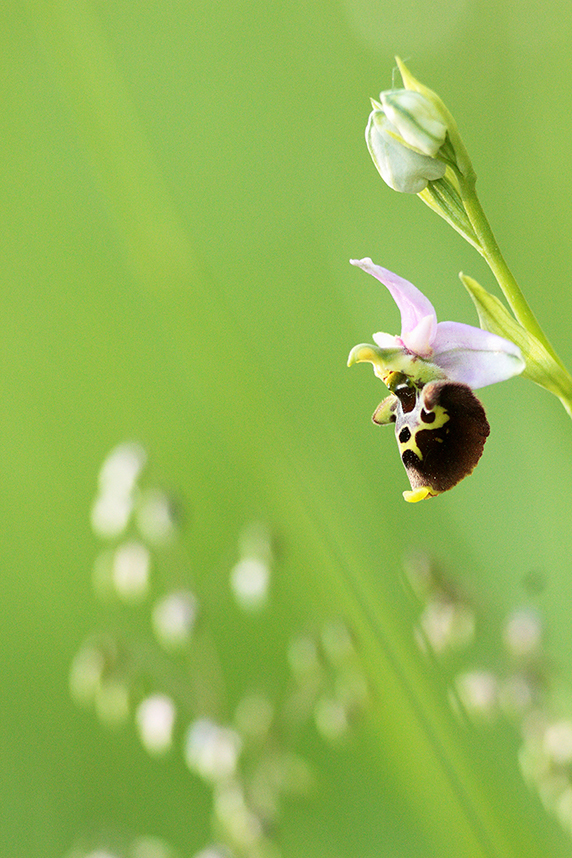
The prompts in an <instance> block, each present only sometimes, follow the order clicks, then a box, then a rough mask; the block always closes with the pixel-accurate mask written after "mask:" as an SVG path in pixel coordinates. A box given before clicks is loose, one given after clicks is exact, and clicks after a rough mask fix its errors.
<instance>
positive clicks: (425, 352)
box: [402, 316, 437, 358]
mask: <svg viewBox="0 0 572 858" xmlns="http://www.w3.org/2000/svg"><path fill="white" fill-rule="evenodd" d="M436 330H437V322H436V319H435V316H425V317H424V318H423V319H421V321H420V322H419V323H418V324H417V325H416V326H415V327H414V328H413V330H412V331H409V332H408V333H406V334H403V336H402V340H403V344H404V345H405V347H406V348H407V349H408V350H409V351H410V352H413V354H415V355H419V356H420V357H423V358H430V357H431V355H432V354H433V348H432V342H433V339H434V337H435V333H436Z"/></svg>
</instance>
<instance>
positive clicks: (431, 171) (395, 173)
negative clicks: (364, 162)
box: [365, 102, 446, 194]
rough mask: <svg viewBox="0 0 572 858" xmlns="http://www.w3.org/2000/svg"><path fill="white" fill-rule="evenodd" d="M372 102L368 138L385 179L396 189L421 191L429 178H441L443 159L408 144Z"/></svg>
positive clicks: (443, 172) (443, 168) (366, 137)
mask: <svg viewBox="0 0 572 858" xmlns="http://www.w3.org/2000/svg"><path fill="white" fill-rule="evenodd" d="M373 105H374V110H373V111H372V113H371V114H370V117H369V121H368V124H367V128H366V132H365V139H366V143H367V148H368V149H369V154H370V155H371V157H372V159H373V163H374V164H375V166H376V167H377V170H378V172H379V174H380V176H381V178H382V179H383V181H384V182H385V183H386V184H388V185H389V187H390V188H393V190H394V191H400V192H402V193H406V194H418V193H419V192H420V191H422V190H424V189H425V188H426V187H427V184H428V182H430V181H433V180H435V179H440V178H442V177H443V175H444V174H445V169H446V167H445V164H444V162H443V161H439V160H437V159H436V158H433V157H431V156H429V155H425V154H422V153H421V152H419V151H417V150H416V149H412V148H409V146H408V144H407V143H406V141H405V138H404V137H403V136H402V135H401V134H400V132H399V130H398V129H397V128H396V126H394V125H393V124H392V123H391V122H390V120H389V119H388V118H387V116H386V115H385V113H384V111H383V109H382V107H381V105H380V104H378V103H377V102H373ZM404 124H405V123H404Z"/></svg>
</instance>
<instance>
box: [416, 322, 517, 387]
mask: <svg viewBox="0 0 572 858" xmlns="http://www.w3.org/2000/svg"><path fill="white" fill-rule="evenodd" d="M432 360H433V363H435V364H437V366H440V367H441V369H443V370H444V371H445V372H446V373H447V376H448V377H449V378H450V379H451V381H459V382H462V383H463V384H468V385H469V387H471V388H473V389H477V388H479V387H486V386H487V385H488V384H496V382H498V381H506V379H507V378H511V377H512V376H513V375H519V373H521V372H522V371H523V369H524V366H525V364H524V361H523V359H522V355H521V353H520V349H519V348H518V346H515V344H514V343H511V342H510V341H509V340H505V339H504V337H499V336H497V335H496V334H491V333H490V332H489V331H483V330H482V329H481V328H473V327H472V326H471V325H463V324H462V323H461V322H439V324H438V325H437V332H436V335H435V338H434V340H433V358H432Z"/></svg>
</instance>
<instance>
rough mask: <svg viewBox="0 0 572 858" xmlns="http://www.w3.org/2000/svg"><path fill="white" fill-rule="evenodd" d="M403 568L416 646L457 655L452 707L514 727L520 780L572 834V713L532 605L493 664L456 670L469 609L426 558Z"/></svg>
mask: <svg viewBox="0 0 572 858" xmlns="http://www.w3.org/2000/svg"><path fill="white" fill-rule="evenodd" d="M404 568H405V572H406V574H407V577H408V578H409V582H410V584H411V587H412V589H413V591H414V592H415V594H416V595H417V596H418V598H419V599H420V600H421V602H422V604H423V607H422V611H421V616H420V621H419V625H418V627H417V629H416V631H415V636H416V639H417V641H418V643H419V645H420V646H421V648H422V649H423V650H424V651H427V650H429V649H430V650H431V651H432V652H433V653H434V654H435V655H438V656H441V657H442V658H443V657H445V656H447V655H448V656H449V658H450V659H452V656H453V653H454V652H455V651H456V656H455V659H454V663H455V669H454V672H453V675H452V683H451V692H450V699H451V703H452V705H453V708H454V709H455V711H457V713H458V714H459V716H460V717H463V718H469V719H470V720H471V721H472V722H474V723H476V724H481V725H489V726H490V725H493V724H494V723H495V722H497V721H498V720H499V719H500V718H508V719H510V720H511V721H512V722H513V723H514V724H515V726H516V728H517V729H518V731H519V734H520V739H521V746H520V749H519V754H518V762H519V766H520V769H521V771H522V774H523V777H524V778H525V780H526V781H527V783H528V784H529V785H530V786H531V787H532V788H533V789H534V790H535V791H536V792H537V794H538V796H539V798H540V800H541V802H542V804H543V805H544V807H545V808H546V809H547V810H548V811H549V812H550V813H551V814H552V815H553V816H554V817H555V818H556V819H557V820H558V821H559V823H560V824H561V825H562V827H563V828H564V829H565V830H566V831H567V832H568V833H569V834H570V835H572V711H571V710H570V708H569V706H567V704H566V701H567V700H568V699H569V692H568V693H567V692H566V691H565V689H564V688H563V687H562V683H560V682H557V681H556V680H555V678H554V677H553V676H550V675H549V659H548V656H547V653H546V651H545V649H544V628H543V623H542V619H541V617H540V614H539V612H538V611H537V610H536V609H535V608H533V607H531V606H530V605H524V606H521V607H517V608H515V609H514V610H512V611H511V612H510V613H509V614H508V615H507V616H506V617H505V618H504V622H503V624H502V627H501V629H500V630H499V633H498V639H499V642H500V643H501V647H500V648H499V653H498V657H497V659H496V663H495V664H494V666H490V665H489V666H487V667H483V666H475V665H474V664H473V665H471V666H467V667H466V668H465V669H461V670H459V669H457V662H458V653H459V650H465V649H466V648H467V647H468V644H469V643H471V642H472V641H473V640H474V635H475V629H476V616H475V611H474V609H473V608H472V607H471V606H470V605H469V603H468V600H467V599H465V598H461V597H460V596H459V594H458V593H455V591H454V589H453V588H452V587H451V586H450V585H448V584H447V583H446V582H445V581H444V579H443V577H442V575H440V574H439V572H438V570H437V569H436V568H435V567H434V564H433V563H432V561H431V558H430V557H429V556H428V555H427V554H426V553H424V552H412V553H411V554H409V555H408V556H407V558H406V560H405V563H404ZM444 666H446V663H445V665H444Z"/></svg>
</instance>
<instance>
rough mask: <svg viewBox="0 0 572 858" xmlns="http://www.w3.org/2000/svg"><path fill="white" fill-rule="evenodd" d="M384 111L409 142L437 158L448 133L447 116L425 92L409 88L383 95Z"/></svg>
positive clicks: (405, 140)
mask: <svg viewBox="0 0 572 858" xmlns="http://www.w3.org/2000/svg"><path fill="white" fill-rule="evenodd" d="M380 99H381V105H382V107H383V112H384V113H385V115H386V117H387V118H388V120H389V121H390V122H391V124H392V125H393V126H394V127H395V129H396V130H397V133H398V134H400V135H401V137H402V138H403V141H404V142H405V144H406V145H407V146H410V147H411V148H413V149H415V150H416V151H418V152H421V153H422V154H423V155H429V156H430V157H431V158H434V157H435V155H436V154H437V152H438V151H439V149H440V148H441V146H442V145H443V143H444V142H445V137H446V136H447V126H446V124H445V123H444V122H443V117H442V115H441V114H440V113H439V111H438V110H437V108H436V107H435V105H434V104H432V103H431V102H430V101H429V100H428V99H427V98H425V96H423V95H421V93H420V92H415V91H414V90H409V89H390V90H387V92H382V93H381V95H380Z"/></svg>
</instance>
